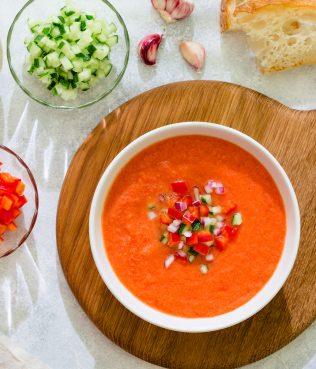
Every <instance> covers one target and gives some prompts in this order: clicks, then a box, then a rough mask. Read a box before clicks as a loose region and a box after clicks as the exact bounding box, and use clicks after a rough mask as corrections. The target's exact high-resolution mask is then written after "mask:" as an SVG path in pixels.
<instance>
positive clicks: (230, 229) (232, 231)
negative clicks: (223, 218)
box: [224, 224, 239, 238]
mask: <svg viewBox="0 0 316 369" xmlns="http://www.w3.org/2000/svg"><path fill="white" fill-rule="evenodd" d="M238 230H239V228H238V227H235V226H231V225H228V224H227V225H226V226H225V228H224V232H226V233H227V235H228V237H229V238H234V237H236V236H237V234H238Z"/></svg>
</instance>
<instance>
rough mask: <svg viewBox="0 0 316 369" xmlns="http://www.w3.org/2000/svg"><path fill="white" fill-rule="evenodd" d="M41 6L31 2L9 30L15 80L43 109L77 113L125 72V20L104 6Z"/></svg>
mask: <svg viewBox="0 0 316 369" xmlns="http://www.w3.org/2000/svg"><path fill="white" fill-rule="evenodd" d="M43 3H44V2H43V1H41V0H30V1H29V2H28V3H27V4H26V5H25V6H24V7H23V8H22V9H21V11H20V12H19V13H18V15H17V16H16V18H15V20H14V22H13V24H12V26H11V28H10V31H9V35H8V43H7V45H8V46H7V48H8V61H9V65H10V69H11V72H12V74H13V77H14V78H15V80H16V82H17V83H18V84H19V86H20V87H21V88H22V89H23V90H24V91H25V92H26V93H27V94H28V95H29V96H31V97H32V98H34V99H35V100H37V101H39V102H41V103H43V104H45V105H49V106H53V107H58V108H76V107H83V106H88V105H91V104H92V103H94V102H96V101H99V100H100V99H101V98H102V97H104V96H106V95H108V94H109V93H110V92H111V91H112V90H113V89H114V87H115V86H116V85H117V84H118V83H119V81H120V80H121V78H122V76H123V74H124V72H125V69H126V66H127V62H128V57H129V38H128V33H127V29H126V27H125V24H124V22H123V20H122V18H121V17H120V15H119V14H118V13H117V11H116V10H115V9H114V7H113V6H112V5H111V4H110V3H108V2H107V1H105V0H89V2H87V1H85V0H77V1H76V2H75V3H70V2H67V3H66V5H65V2H64V1H62V0H56V1H54V2H45V3H44V4H43ZM23 40H24V45H23V46H21V42H23ZM21 47H23V50H21Z"/></svg>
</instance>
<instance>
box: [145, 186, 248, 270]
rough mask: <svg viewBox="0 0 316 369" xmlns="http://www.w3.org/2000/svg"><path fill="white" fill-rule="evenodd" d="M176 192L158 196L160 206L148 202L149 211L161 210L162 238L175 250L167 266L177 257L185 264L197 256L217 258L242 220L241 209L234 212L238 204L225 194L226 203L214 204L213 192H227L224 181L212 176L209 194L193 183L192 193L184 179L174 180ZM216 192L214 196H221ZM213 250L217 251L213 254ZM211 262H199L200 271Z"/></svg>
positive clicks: (191, 261)
mask: <svg viewBox="0 0 316 369" xmlns="http://www.w3.org/2000/svg"><path fill="white" fill-rule="evenodd" d="M171 188H172V190H173V193H171V194H170V193H166V194H163V195H162V194H160V195H159V196H158V198H159V202H160V206H164V207H163V208H162V209H161V210H159V209H158V208H157V207H156V206H154V207H153V206H150V205H148V209H149V210H150V212H154V213H155V214H156V212H157V213H159V211H160V223H161V225H162V226H161V227H162V229H163V233H162V235H161V238H160V242H161V244H163V245H166V246H167V247H169V248H173V250H175V249H176V250H177V251H174V252H173V253H172V254H170V255H169V256H168V257H167V259H166V260H165V267H166V268H169V266H170V265H171V264H172V263H173V262H174V261H180V262H181V263H182V264H187V262H189V263H194V260H195V259H201V258H203V261H204V263H205V262H207V263H209V262H212V261H213V260H215V259H216V252H217V253H218V252H222V251H224V250H225V249H226V247H228V245H229V243H230V242H232V241H233V240H234V239H235V238H236V237H237V235H238V233H239V229H240V227H239V226H240V225H241V224H242V215H241V213H240V212H235V213H234V214H233V215H228V214H231V213H232V212H233V211H234V210H235V209H237V204H235V203H234V202H232V201H227V200H226V196H223V200H224V202H223V204H221V203H216V204H212V205H211V203H212V201H213V199H212V197H211V195H210V193H212V192H215V194H216V195H224V186H223V184H222V183H221V182H217V181H214V180H210V181H208V182H207V184H206V185H205V187H204V188H205V192H206V194H202V195H201V194H200V190H199V187H198V186H194V187H193V189H192V194H190V193H188V187H187V185H186V183H185V182H184V181H175V182H173V183H172V184H171ZM216 195H214V199H218V198H221V197H222V196H220V197H219V196H217V197H216ZM214 250H216V251H215V255H214ZM208 269H209V267H208V264H202V265H201V266H200V270H201V273H203V274H205V273H207V272H208Z"/></svg>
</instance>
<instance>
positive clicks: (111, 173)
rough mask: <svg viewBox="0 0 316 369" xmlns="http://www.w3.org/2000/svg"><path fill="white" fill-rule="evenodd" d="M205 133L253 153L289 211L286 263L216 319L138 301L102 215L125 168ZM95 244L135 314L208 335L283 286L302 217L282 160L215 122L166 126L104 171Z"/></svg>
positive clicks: (95, 208) (108, 278)
mask: <svg viewBox="0 0 316 369" xmlns="http://www.w3.org/2000/svg"><path fill="white" fill-rule="evenodd" d="M197 134H198V135H205V136H212V137H217V138H221V139H223V140H226V141H229V142H232V143H234V144H236V145H238V146H240V147H242V148H243V149H244V150H246V151H248V152H249V153H251V154H252V155H253V156H254V157H255V158H257V160H259V161H260V162H261V164H263V166H264V167H265V168H266V169H267V170H268V172H269V173H270V174H271V176H272V178H273V179H274V181H275V183H276V185H277V187H278V189H279V191H280V193H281V196H282V199H283V202H284V205H285V211H286V225H287V232H286V239H285V246H284V250H283V253H282V256H281V259H280V261H279V263H278V265H277V268H276V270H275V271H274V273H273V275H272V277H271V278H270V280H269V281H268V282H267V283H266V285H265V286H264V287H263V288H262V289H261V290H260V291H259V292H258V293H257V294H256V295H255V296H254V297H253V298H252V299H251V300H250V301H248V302H247V303H246V304H244V305H242V306H240V307H239V308H237V309H235V310H233V311H230V312H228V313H225V314H222V315H218V316H215V317H212V318H181V317H177V316H173V315H169V314H165V313H162V312H160V311H158V310H156V309H154V308H152V307H150V306H148V305H147V304H145V303H143V302H142V301H140V300H139V299H138V298H137V297H135V296H134V295H133V294H132V293H131V292H130V291H129V290H128V289H127V288H126V287H125V286H124V285H123V284H122V283H121V281H120V280H119V278H118V277H117V275H116V274H115V272H114V270H113V269H112V266H111V264H110V262H109V259H108V257H107V254H106V251H105V248H104V241H103V236H102V225H101V216H102V210H103V206H104V202H105V199H106V197H107V194H108V191H109V190H110V188H111V186H112V183H113V181H114V180H115V178H116V176H117V175H118V173H119V172H120V170H121V169H122V168H123V167H124V166H125V164H126V163H127V162H128V161H129V160H130V159H131V158H132V157H133V156H135V155H136V154H137V153H139V152H140V151H142V150H143V149H144V148H146V147H148V146H150V145H151V144H153V143H155V142H159V141H161V140H164V139H167V138H170V137H175V136H184V135H197ZM89 233H90V244H91V250H92V254H93V258H94V261H95V264H96V266H97V268H98V271H99V273H100V275H101V277H102V279H103V281H104V282H105V284H106V285H107V287H108V288H109V290H110V291H111V292H112V293H113V295H114V296H115V297H116V298H117V299H118V300H119V301H120V302H121V303H122V304H123V305H124V306H125V307H126V308H127V309H129V310H130V311H131V312H133V313H134V314H136V315H137V316H139V317H140V318H142V319H144V320H146V321H148V322H150V323H152V324H155V325H157V326H160V327H163V328H167V329H171V330H175V331H180V332H209V331H215V330H218V329H223V328H227V327H230V326H232V325H234V324H237V323H240V322H242V321H243V320H246V319H247V318H249V317H251V316H252V315H254V314H256V313H257V312H258V311H259V310H261V309H262V308H263V307H264V306H266V305H267V304H268V303H269V302H270V301H271V300H272V298H273V297H274V296H275V295H276V294H277V293H278V292H279V290H280V289H281V288H282V286H283V284H284V282H285V281H286V279H287V277H288V275H289V274H290V272H291V269H292V267H293V264H294V261H295V258H296V254H297V251H298V246H299V237H300V215H299V207H298V203H297V199H296V196H295V193H294V190H293V187H292V185H291V183H290V180H289V179H288V177H287V175H286V173H285V171H284V170H283V168H282V167H281V165H280V164H279V163H278V161H277V160H276V159H275V158H274V157H273V156H272V155H271V154H270V153H269V152H268V151H267V150H266V149H265V148H264V147H263V146H261V145H260V144H259V143H258V142H256V141H255V140H253V139H252V138H250V137H249V136H247V135H245V134H243V133H241V132H239V131H236V130H234V129H231V128H228V127H225V126H220V125H217V124H213V123H202V122H190V123H178V124H172V125H169V126H164V127H161V128H158V129H155V130H153V131H150V132H148V133H146V134H144V135H143V136H141V137H139V138H137V139H136V140H135V141H133V142H131V143H130V144H129V145H128V146H126V147H125V148H124V150H122V151H121V152H120V153H119V154H118V155H117V156H116V157H115V158H114V160H113V161H112V162H111V164H110V165H109V166H108V168H107V169H106V171H105V172H104V174H103V176H102V178H101V179H100V182H99V184H98V186H97V189H96V191H95V194H94V197H93V201H92V206H91V211H90V219H89Z"/></svg>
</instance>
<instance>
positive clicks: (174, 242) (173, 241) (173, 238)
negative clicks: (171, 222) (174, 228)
mask: <svg viewBox="0 0 316 369" xmlns="http://www.w3.org/2000/svg"><path fill="white" fill-rule="evenodd" d="M180 241H181V238H180V235H179V234H178V233H171V232H169V233H168V245H169V246H178V244H179V242H180Z"/></svg>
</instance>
